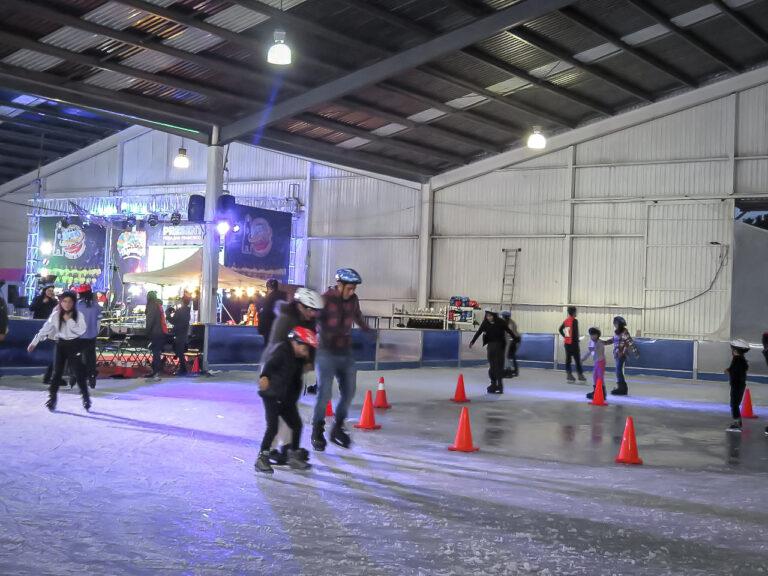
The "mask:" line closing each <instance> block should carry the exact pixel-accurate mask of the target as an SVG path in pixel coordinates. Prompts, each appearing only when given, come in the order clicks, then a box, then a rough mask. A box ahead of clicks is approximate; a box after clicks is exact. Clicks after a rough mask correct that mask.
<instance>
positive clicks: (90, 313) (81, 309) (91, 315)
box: [77, 284, 101, 388]
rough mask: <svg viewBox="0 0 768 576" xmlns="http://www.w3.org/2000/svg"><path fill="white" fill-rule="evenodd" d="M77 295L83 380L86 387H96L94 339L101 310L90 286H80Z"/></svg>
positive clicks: (96, 334)
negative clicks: (81, 322) (81, 321)
mask: <svg viewBox="0 0 768 576" xmlns="http://www.w3.org/2000/svg"><path fill="white" fill-rule="evenodd" d="M77 293H78V295H79V296H80V299H79V300H78V302H77V312H78V314H82V315H83V318H85V327H86V330H85V334H83V336H82V339H83V341H84V342H85V344H84V347H83V363H84V364H85V379H86V382H87V383H88V386H90V387H91V388H95V387H96V376H97V375H98V374H97V370H96V338H97V337H98V335H99V327H100V326H99V321H100V320H101V308H100V307H99V305H98V304H96V302H94V300H93V290H92V289H91V285H90V284H81V285H80V286H79V287H78V289H77Z"/></svg>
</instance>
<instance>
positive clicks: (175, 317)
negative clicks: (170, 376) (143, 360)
mask: <svg viewBox="0 0 768 576" xmlns="http://www.w3.org/2000/svg"><path fill="white" fill-rule="evenodd" d="M190 302H191V298H190V297H189V294H184V296H182V297H181V305H180V306H179V307H178V308H176V309H175V310H174V311H173V314H172V316H171V323H172V324H173V330H172V332H173V351H174V352H175V353H176V358H177V359H178V361H179V369H178V370H177V371H176V376H186V375H187V374H188V373H189V371H188V370H187V356H186V352H187V340H188V339H189V323H190V316H191V314H192V312H191V310H190V307H189V304H190Z"/></svg>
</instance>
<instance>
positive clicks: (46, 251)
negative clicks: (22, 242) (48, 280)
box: [40, 242, 53, 256]
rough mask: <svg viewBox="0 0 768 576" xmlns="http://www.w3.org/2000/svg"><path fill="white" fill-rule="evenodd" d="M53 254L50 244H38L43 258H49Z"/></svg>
mask: <svg viewBox="0 0 768 576" xmlns="http://www.w3.org/2000/svg"><path fill="white" fill-rule="evenodd" d="M51 252H53V244H51V243H50V242H43V243H42V244H40V254H42V255H43V256H49V255H50V254H51Z"/></svg>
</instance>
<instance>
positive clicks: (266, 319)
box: [259, 278, 288, 348]
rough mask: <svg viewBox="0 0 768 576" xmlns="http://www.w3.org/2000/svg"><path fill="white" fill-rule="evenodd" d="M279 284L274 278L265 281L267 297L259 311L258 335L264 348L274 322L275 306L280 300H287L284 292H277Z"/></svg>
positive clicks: (267, 342)
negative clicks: (262, 338)
mask: <svg viewBox="0 0 768 576" xmlns="http://www.w3.org/2000/svg"><path fill="white" fill-rule="evenodd" d="M279 287H280V284H279V283H278V282H277V280H276V279H275V278H270V279H269V280H267V295H266V296H265V297H264V300H263V301H262V303H261V308H260V309H259V334H261V335H262V336H263V337H264V347H265V348H266V346H267V344H269V335H270V333H271V332H272V323H273V322H274V321H275V306H276V305H277V303H278V302H280V301H281V300H286V299H287V298H288V296H287V294H286V293H285V292H282V291H281V290H278V288H279Z"/></svg>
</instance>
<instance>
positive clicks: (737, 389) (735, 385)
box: [725, 338, 749, 432]
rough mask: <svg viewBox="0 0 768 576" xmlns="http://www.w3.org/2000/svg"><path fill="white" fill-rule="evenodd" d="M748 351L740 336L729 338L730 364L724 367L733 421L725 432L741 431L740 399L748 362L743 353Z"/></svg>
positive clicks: (744, 388)
mask: <svg viewBox="0 0 768 576" xmlns="http://www.w3.org/2000/svg"><path fill="white" fill-rule="evenodd" d="M747 352H749V344H748V343H747V342H745V341H744V340H742V339H741V338H736V339H734V340H731V364H730V366H728V368H726V369H725V373H726V374H727V375H728V383H729V384H730V386H731V416H732V417H733V422H732V423H731V425H730V426H728V428H726V431H727V432H741V410H740V408H739V407H740V406H741V401H742V399H743V398H744V390H746V389H747V371H748V370H749V363H748V362H747V360H746V358H744V355H745V354H746V353H747Z"/></svg>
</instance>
